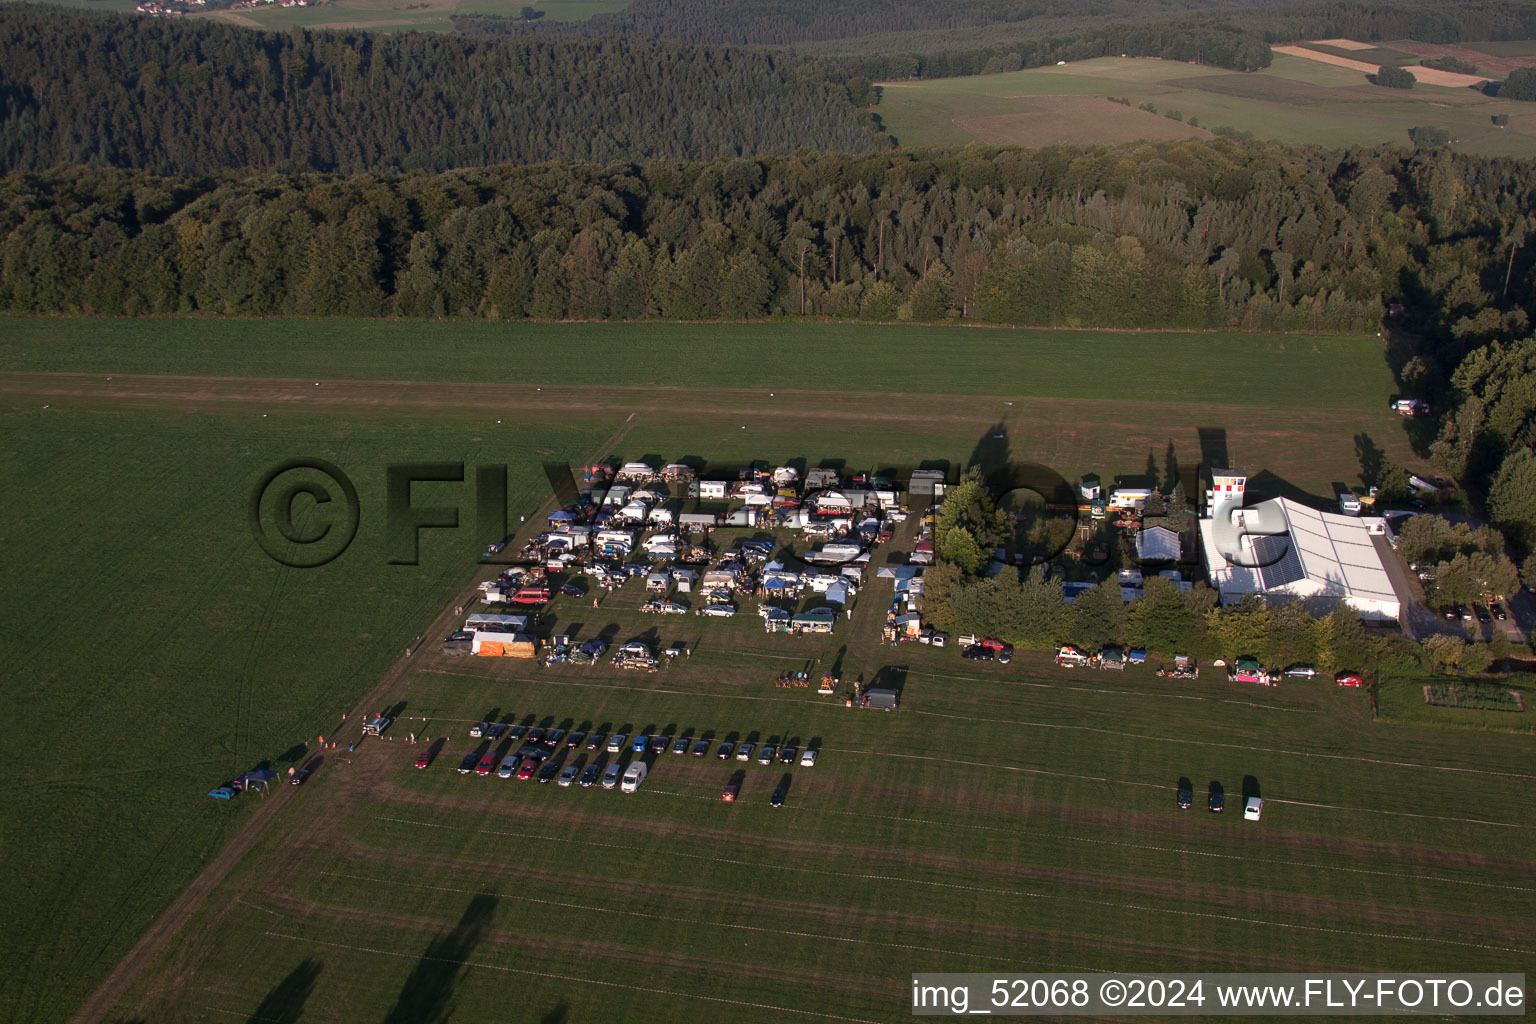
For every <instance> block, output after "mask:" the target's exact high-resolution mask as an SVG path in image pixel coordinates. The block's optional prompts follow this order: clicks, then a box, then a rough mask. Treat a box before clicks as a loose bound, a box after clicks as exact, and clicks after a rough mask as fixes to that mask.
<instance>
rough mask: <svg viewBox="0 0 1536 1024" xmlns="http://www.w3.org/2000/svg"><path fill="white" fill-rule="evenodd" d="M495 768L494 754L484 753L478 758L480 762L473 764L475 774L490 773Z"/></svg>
mask: <svg viewBox="0 0 1536 1024" xmlns="http://www.w3.org/2000/svg"><path fill="white" fill-rule="evenodd" d="M495 770H496V755H495V754H486V755H485V756H484V757H482V758H481V759H480V763H479V764H477V765H475V774H476V775H489V774H491V772H493V771H495Z"/></svg>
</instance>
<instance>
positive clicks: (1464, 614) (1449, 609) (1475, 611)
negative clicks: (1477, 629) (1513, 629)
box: [1440, 601, 1509, 625]
mask: <svg viewBox="0 0 1536 1024" xmlns="http://www.w3.org/2000/svg"><path fill="white" fill-rule="evenodd" d="M1440 614H1441V615H1444V616H1445V617H1446V618H1447V619H1452V620H1455V619H1460V620H1461V621H1462V622H1471V621H1472V617H1473V616H1474V615H1475V616H1477V621H1478V622H1481V623H1483V624H1485V625H1486V624H1487V623H1489V622H1492V621H1493V620H1494V619H1498V620H1499V621H1500V622H1503V621H1504V620H1505V619H1507V618H1508V617H1509V614H1508V613H1507V612H1505V611H1504V606H1503V605H1502V604H1499V603H1498V602H1497V601H1495V602H1494V603H1493V604H1490V605H1489V606H1488V607H1487V608H1484V607H1483V606H1482V605H1480V604H1474V605H1472V607H1471V608H1468V607H1467V606H1466V605H1464V604H1450V605H1446V606H1445V607H1444V608H1441V609H1440Z"/></svg>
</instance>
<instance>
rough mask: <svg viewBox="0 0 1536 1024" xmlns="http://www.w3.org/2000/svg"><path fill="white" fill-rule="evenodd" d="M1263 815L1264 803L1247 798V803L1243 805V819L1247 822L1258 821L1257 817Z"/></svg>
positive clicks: (1254, 797) (1255, 798)
mask: <svg viewBox="0 0 1536 1024" xmlns="http://www.w3.org/2000/svg"><path fill="white" fill-rule="evenodd" d="M1263 813H1264V801H1263V800H1260V799H1259V798H1258V797H1256V796H1251V797H1249V798H1248V802H1247V803H1245V804H1243V817H1244V818H1246V819H1247V820H1249V821H1258V820H1259V815H1261V814H1263Z"/></svg>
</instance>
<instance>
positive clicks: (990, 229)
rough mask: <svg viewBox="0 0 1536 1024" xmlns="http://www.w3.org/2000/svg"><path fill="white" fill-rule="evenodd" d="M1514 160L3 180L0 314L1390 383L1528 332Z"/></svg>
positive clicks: (1081, 160)
mask: <svg viewBox="0 0 1536 1024" xmlns="http://www.w3.org/2000/svg"><path fill="white" fill-rule="evenodd" d="M1533 191H1536V176H1533V175H1532V174H1531V173H1530V168H1529V165H1528V164H1523V163H1519V162H1516V161H1510V160H1487V159H1473V158H1466V157H1461V156H1456V155H1453V154H1451V153H1448V152H1445V151H1436V152H1432V153H1415V154H1409V153H1404V152H1402V151H1398V150H1386V149H1382V150H1359V151H1350V152H1323V151H1317V150H1311V149H1296V148H1284V147H1276V146H1242V145H1237V144H1234V143H1231V142H1227V141H1224V140H1217V141H1214V142H1205V141H1198V140H1188V141H1180V142H1165V143H1156V144H1139V145H1127V146H1120V147H1114V148H1094V149H1073V148H1055V149H1048V150H1042V151H1038V152H1021V151H1017V150H1010V149H982V148H979V147H967V148H964V149H959V150H953V149H943V148H936V149H927V150H915V151H898V152H883V153H871V154H864V155H852V154H850V155H836V154H823V155H815V154H810V153H806V152H801V153H797V154H795V155H792V156H786V157H774V158H760V159H743V158H738V159H731V160H716V161H708V162H673V161H655V162H644V163H616V164H609V165H597V164H559V165H536V166H531V167H505V166H504V167H496V168H479V169H463V170H458V171H452V172H444V173H440V174H405V175H376V174H362V175H351V176H343V175H315V174H302V175H255V176H249V177H239V178H221V177H213V176H161V175H153V174H147V173H144V172H137V171H115V170H110V169H95V168H78V167H77V168H67V169H61V170H56V171H51V172H47V173H40V174H29V175H21V176H18V175H12V176H9V177H6V178H3V179H0V309H3V310H6V311H9V312H16V313H57V312H85V313H97V314H140V313H177V312H192V311H211V312H217V313H225V314H231V315H262V316H266V315H291V314H302V315H318V316H402V317H477V318H491V319H514V318H521V317H532V318H538V319H561V318H581V319H605V318H606V319H638V318H645V317H664V318H681V319H713V318H728V319H752V318H757V317H763V316H779V315H788V316H798V315H801V314H802V313H803V314H804V315H807V316H824V317H842V318H863V319H869V320H880V321H887V320H897V319H907V320H914V321H925V322H926V321H935V320H945V319H966V320H976V321H983V322H993V323H1030V324H1046V325H1068V326H1095V325H1098V326H1125V327H1167V326H1178V327H1220V326H1225V325H1235V326H1241V327H1245V328H1249V329H1298V330H1323V329H1337V330H1374V329H1375V328H1376V326H1377V324H1378V322H1379V320H1380V318H1381V315H1382V311H1383V304H1384V303H1388V302H1403V303H1407V304H1408V308H1407V309H1406V310H1405V312H1403V313H1402V314H1401V315H1400V318H1399V319H1400V320H1401V321H1402V322H1404V323H1409V324H1411V325H1412V326H1413V327H1414V328H1415V331H1416V334H1415V336H1416V337H1422V338H1425V339H1429V340H1428V341H1426V342H1425V345H1424V347H1423V348H1422V350H1421V351H1419V352H1417V353H1416V354H1415V355H1414V356H1413V359H1414V360H1416V361H1415V362H1413V363H1412V365H1410V366H1408V367H1407V368H1406V369H1405V373H1406V374H1407V375H1408V377H1409V378H1411V379H1412V380H1413V381H1414V383H1415V387H1416V388H1418V390H1419V393H1424V394H1428V395H1430V396H1431V397H1433V394H1434V393H1435V392H1437V391H1443V390H1445V389H1448V388H1449V387H1450V378H1451V373H1452V372H1453V371H1454V370H1455V368H1456V365H1457V363H1458V362H1459V358H1453V356H1454V357H1459V354H1460V353H1461V352H1462V351H1466V350H1467V348H1468V346H1470V345H1481V344H1484V343H1486V342H1487V341H1489V340H1492V338H1494V337H1496V336H1500V335H1504V336H1508V332H1509V331H1510V330H1511V329H1518V330H1522V331H1523V330H1524V328H1525V327H1526V326H1527V325H1528V324H1529V321H1530V317H1529V312H1528V311H1529V309H1530V306H1531V302H1532V288H1531V282H1530V279H1529V268H1530V260H1529V258H1528V254H1527V253H1524V251H1523V250H1522V251H1521V253H1520V254H1519V256H1518V259H1517V260H1516V264H1515V266H1516V268H1518V270H1519V271H1520V272H1519V273H1516V274H1514V275H1513V277H1512V280H1511V285H1510V287H1509V288H1508V289H1507V290H1499V289H1495V288H1492V287H1490V284H1491V282H1492V281H1493V280H1494V279H1495V278H1496V277H1497V278H1502V276H1503V271H1504V270H1505V269H1506V262H1505V261H1506V257H1507V256H1508V255H1509V249H1508V240H1509V237H1510V232H1512V231H1516V230H1518V229H1519V225H1522V224H1524V223H1525V221H1524V220H1523V218H1524V217H1525V216H1526V212H1525V211H1528V210H1530V209H1532V208H1533V201H1536V195H1533V194H1532V193H1533Z"/></svg>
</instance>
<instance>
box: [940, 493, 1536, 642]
mask: <svg viewBox="0 0 1536 1024" xmlns="http://www.w3.org/2000/svg"><path fill="white" fill-rule="evenodd" d="M1182 502H1183V497H1182V495H1180V496H1179V497H1178V499H1177V503H1178V504H1180V505H1181V506H1182ZM1181 511H1183V510H1182V508H1181ZM1186 516H1187V513H1186ZM1005 518H1006V517H1004V516H1003V515H1001V510H1000V509H999V508H998V507H997V506H996V505H995V504H994V503H993V501H992V499H991V495H989V494H988V493H987V492H986V490H985V488H984V487H983V486H982V485H981V484H980V483H979V482H978V480H977V479H975V478H974V477H972V478H971V479H968V480H965V481H962V482H961V483H960V484H959V485H957V486H955V487H952V488H951V489H950V490H949V492H948V493H947V494H946V495H945V499H944V502H943V504H942V505H941V506H940V510H939V513H938V516H937V518H936V522H935V527H934V550H935V554H936V556H937V560H936V561H935V563H934V564H933V565H932V566H930V567H929V568H928V570H927V571H926V572H925V573H924V575H923V597H922V611H923V616H924V619H925V620H926V621H927V622H928V623H929V624H931V625H932V626H934V627H935V628H937V629H941V630H948V631H955V632H966V633H975V634H978V635H982V636H989V637H996V638H998V639H1001V640H1005V641H1007V642H1008V643H1011V644H1014V645H1016V646H1019V647H1027V648H1035V649H1054V648H1056V647H1057V646H1059V645H1063V644H1072V645H1075V646H1078V647H1080V648H1082V649H1084V650H1087V651H1090V652H1091V651H1097V650H1099V649H1101V648H1102V647H1104V646H1105V645H1107V644H1122V645H1129V646H1132V647H1140V648H1143V649H1145V650H1148V651H1151V652H1154V653H1155V654H1157V655H1161V656H1163V657H1165V658H1171V657H1173V656H1174V655H1181V654H1182V655H1187V656H1189V657H1193V658H1197V659H1200V660H1210V659H1214V658H1222V659H1225V660H1227V661H1228V662H1229V663H1230V662H1231V661H1233V660H1234V659H1236V658H1239V657H1255V658H1258V659H1259V660H1260V661H1261V662H1263V663H1265V664H1268V665H1275V666H1282V667H1283V666H1288V665H1294V664H1311V665H1316V666H1319V667H1321V668H1323V669H1327V670H1340V669H1351V670H1356V671H1359V670H1362V669H1368V670H1375V669H1377V668H1378V667H1382V666H1386V667H1391V668H1393V669H1396V670H1412V669H1416V668H1419V667H1424V668H1428V669H1429V670H1431V671H1435V670H1438V669H1442V668H1446V667H1451V666H1454V667H1459V668H1462V669H1466V670H1469V671H1481V670H1482V669H1484V668H1486V667H1487V666H1488V665H1489V663H1490V662H1492V661H1493V660H1495V659H1498V658H1503V657H1506V656H1508V655H1509V654H1510V644H1509V641H1508V639H1507V637H1505V635H1504V634H1503V633H1502V632H1501V631H1499V630H1494V631H1493V639H1492V640H1490V641H1489V642H1487V643H1481V642H1470V641H1469V639H1468V638H1465V637H1458V636H1443V637H1432V638H1430V640H1429V641H1426V643H1424V644H1422V645H1417V644H1414V643H1412V642H1410V641H1408V640H1407V639H1406V638H1404V637H1402V636H1400V635H1396V634H1382V633H1371V632H1368V631H1367V630H1366V629H1365V628H1364V626H1363V624H1362V623H1361V621H1360V617H1359V615H1358V614H1356V613H1355V612H1354V611H1352V610H1351V609H1349V608H1346V607H1338V608H1333V609H1330V610H1328V611H1326V612H1322V613H1321V614H1319V613H1318V612H1317V611H1316V610H1313V609H1309V608H1308V607H1307V606H1306V605H1304V604H1303V603H1301V602H1290V603H1282V604H1275V605H1268V604H1266V603H1265V602H1264V601H1263V600H1261V599H1260V598H1258V597H1257V596H1253V595H1250V596H1248V597H1245V598H1243V599H1242V600H1241V601H1239V602H1237V603H1235V604H1229V605H1226V606H1222V605H1221V604H1220V603H1219V600H1218V595H1217V593H1216V591H1215V590H1213V589H1212V588H1211V587H1209V586H1208V585H1206V583H1205V582H1204V581H1200V582H1196V583H1194V584H1193V586H1191V587H1189V588H1188V589H1184V588H1182V587H1180V586H1178V585H1177V584H1175V583H1174V581H1172V580H1170V579H1166V578H1163V577H1161V576H1155V575H1151V574H1150V572H1149V573H1148V575H1147V576H1146V578H1145V581H1144V585H1143V587H1142V590H1141V593H1140V595H1139V596H1138V597H1137V598H1136V599H1135V600H1133V601H1130V602H1127V601H1126V600H1125V598H1124V594H1123V592H1122V590H1121V586H1120V583H1119V581H1118V579H1117V578H1116V576H1115V575H1114V574H1113V573H1111V574H1109V575H1108V576H1107V577H1106V578H1104V579H1102V580H1100V581H1099V582H1097V583H1096V584H1095V585H1093V586H1091V587H1088V588H1087V589H1084V590H1080V591H1078V592H1077V593H1076V596H1075V597H1074V598H1073V599H1072V600H1071V601H1070V602H1068V601H1066V600H1065V599H1064V593H1063V588H1062V579H1061V576H1060V575H1059V574H1051V573H1050V572H1049V570H1048V568H1047V566H1046V565H1044V564H1040V565H1035V566H1033V567H1031V568H1027V569H1024V570H1019V569H1015V568H1013V567H1011V566H1005V567H1002V569H1001V571H998V572H989V571H988V559H987V557H986V556H985V555H984V554H983V552H985V551H990V550H992V548H993V547H994V546H995V545H998V544H1000V543H1002V542H1003V541H1004V540H1005V539H1007V536H1008V534H1009V532H1010V531H1009V528H1008V523H1007V522H1006V521H1005ZM1186 525H1187V524H1186ZM1181 532H1185V531H1181ZM1187 532H1188V534H1189V540H1187V541H1186V543H1192V540H1193V531H1187ZM1502 546H1503V545H1502V539H1501V538H1499V537H1498V536H1497V535H1496V534H1494V533H1493V532H1492V531H1491V530H1488V529H1487V528H1483V529H1481V530H1471V529H1469V528H1467V527H1466V526H1452V525H1451V524H1448V523H1447V522H1446V521H1445V520H1444V519H1441V518H1439V517H1438V516H1420V517H1416V518H1415V519H1412V520H1410V521H1409V524H1408V527H1407V528H1405V531H1404V533H1403V536H1402V538H1401V540H1400V545H1399V550H1401V551H1403V552H1404V554H1405V557H1408V558H1410V559H1414V560H1415V561H1421V562H1423V563H1424V564H1427V565H1437V567H1438V569H1439V576H1438V584H1431V587H1432V588H1435V587H1438V588H1439V589H1438V590H1435V592H1434V593H1433V594H1432V599H1433V600H1435V601H1436V602H1437V603H1440V602H1444V603H1448V602H1450V601H1456V600H1459V601H1463V602H1467V601H1472V600H1482V599H1483V598H1484V596H1485V595H1486V594H1488V593H1490V592H1493V593H1500V594H1508V593H1510V592H1512V590H1513V587H1514V586H1515V583H1516V573H1515V570H1514V567H1513V566H1512V565H1511V564H1510V562H1509V560H1508V559H1507V558H1506V557H1505V556H1504V553H1503V551H1502Z"/></svg>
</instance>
